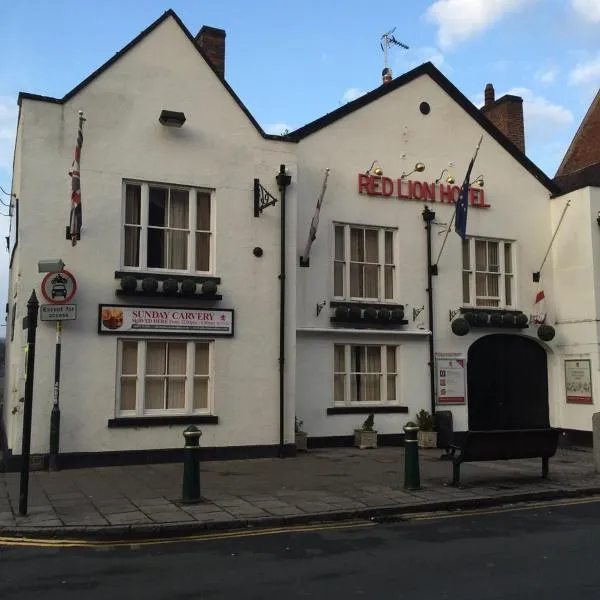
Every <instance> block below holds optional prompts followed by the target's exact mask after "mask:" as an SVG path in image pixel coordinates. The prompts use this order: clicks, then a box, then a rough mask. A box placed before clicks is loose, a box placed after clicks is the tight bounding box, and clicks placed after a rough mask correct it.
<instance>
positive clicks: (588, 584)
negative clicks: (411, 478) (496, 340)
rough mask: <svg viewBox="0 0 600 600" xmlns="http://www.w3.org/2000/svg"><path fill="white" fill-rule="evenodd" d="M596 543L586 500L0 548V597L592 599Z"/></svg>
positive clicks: (599, 581)
mask: <svg viewBox="0 0 600 600" xmlns="http://www.w3.org/2000/svg"><path fill="white" fill-rule="evenodd" d="M459 515H460V513H459ZM228 535H230V534H228ZM599 540H600V499H595V500H594V501H593V502H590V501H589V500H587V501H586V502H585V503H575V504H570V505H558V504H554V505H547V506H541V507H535V508H528V509H525V510H523V509H520V510H516V511H507V510H500V511H494V512H488V513H483V514H482V513H479V514H463V515H462V516H458V515H457V514H456V513H455V514H453V515H450V516H447V517H442V518H439V517H436V518H433V519H422V520H420V519H416V520H412V521H410V522H401V523H394V524H391V523H388V524H376V525H366V526H364V525H360V524H359V525H358V526H356V527H350V528H337V529H325V530H320V531H317V530H313V531H309V532H300V531H294V532H286V533H280V534H267V535H254V534H253V535H252V536H245V537H237V538H233V537H229V538H225V539H223V538H221V539H203V540H198V541H189V542H175V543H163V544H158V545H155V544H150V545H127V546H122V547H118V548H114V547H108V546H101V547H96V548H64V547H58V546H57V547H45V548H34V547H11V546H5V547H1V548H0V598H1V599H7V600H12V599H13V598H14V599H17V598H18V599H19V600H35V599H37V598H40V599H41V598H43V599H44V600H59V599H60V600H65V599H67V600H69V599H71V598H72V599H75V598H77V600H82V599H84V600H96V599H98V600H106V599H107V598H108V599H109V600H117V599H120V598H127V599H128V600H137V598H143V599H144V600H155V599H161V600H162V599H164V600H167V599H168V600H199V599H212V598H218V599H221V598H222V599H227V600H229V599H235V600H240V599H250V598H260V599H263V598H264V599H270V598H273V599H280V598H281V599H285V600H287V599H288V598H314V599H320V598H327V599H329V600H330V599H331V598H354V597H369V598H376V599H377V600H380V599H387V598H390V599H397V598H411V599H416V600H429V599H432V600H443V599H446V598H447V599H452V600H455V599H460V600H469V599H477V600H488V599H496V598H498V599H499V598H502V599H503V600H508V599H527V600H531V599H532V598H539V599H543V600H559V599H560V600H564V599H565V598H576V599H577V600H586V599H588V598H590V599H591V598H594V599H597V598H600V542H599Z"/></svg>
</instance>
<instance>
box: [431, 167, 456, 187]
mask: <svg viewBox="0 0 600 600" xmlns="http://www.w3.org/2000/svg"><path fill="white" fill-rule="evenodd" d="M444 173H447V174H448V176H447V177H446V183H449V184H450V185H452V184H453V183H454V182H455V181H456V180H455V179H454V176H453V175H452V173H450V171H448V169H444V170H443V171H442V172H441V173H440V176H439V177H438V178H437V179H436V180H435V182H436V183H439V182H440V181H441V180H442V177H443V176H444Z"/></svg>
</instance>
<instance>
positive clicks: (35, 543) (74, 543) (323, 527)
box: [0, 521, 375, 548]
mask: <svg viewBox="0 0 600 600" xmlns="http://www.w3.org/2000/svg"><path fill="white" fill-rule="evenodd" d="M374 525H375V523H373V522H369V521H354V522H349V523H319V524H315V525H298V526H296V527H294V526H290V527H274V528H270V529H257V530H254V531H247V530H237V531H235V530H234V531H227V532H215V533H205V534H199V535H189V536H180V537H170V538H153V539H142V540H136V539H130V540H78V539H68V538H67V539H44V538H25V537H22V538H17V537H0V546H13V547H37V548H117V547H123V546H134V547H137V546H150V545H159V544H173V543H176V542H177V543H180V542H200V541H211V540H225V539H237V538H245V537H257V536H265V535H280V534H282V533H308V532H314V531H330V530H334V529H353V528H358V527H372V526H374Z"/></svg>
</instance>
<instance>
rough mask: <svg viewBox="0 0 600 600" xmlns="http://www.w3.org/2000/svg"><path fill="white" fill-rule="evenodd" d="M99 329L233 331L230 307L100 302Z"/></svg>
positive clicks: (226, 333)
mask: <svg viewBox="0 0 600 600" xmlns="http://www.w3.org/2000/svg"><path fill="white" fill-rule="evenodd" d="M98 333H117V334H140V333H150V334H171V335H172V334H184V335H186V334H187V335H220V336H232V335H233V310H231V309H224V310H214V309H212V308H198V307H194V308H166V307H164V306H124V305H114V304H101V305H100V307H99V315H98Z"/></svg>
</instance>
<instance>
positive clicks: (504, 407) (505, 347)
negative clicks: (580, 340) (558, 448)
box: [467, 334, 550, 431]
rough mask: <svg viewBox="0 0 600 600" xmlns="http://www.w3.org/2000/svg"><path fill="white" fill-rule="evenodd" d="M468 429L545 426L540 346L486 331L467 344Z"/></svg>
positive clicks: (545, 374)
mask: <svg viewBox="0 0 600 600" xmlns="http://www.w3.org/2000/svg"><path fill="white" fill-rule="evenodd" d="M467 389H468V398H469V407H468V408H469V429H470V430H472V431H485V430H490V429H535V428H546V427H550V414H549V408H548V365H547V360H546V352H545V350H544V349H543V348H542V347H541V346H540V345H539V344H538V343H537V342H535V341H534V340H531V339H529V338H526V337H521V336H518V335H506V334H497V335H488V336H485V337H482V338H480V339H478V340H477V341H476V342H474V343H473V344H472V345H471V347H470V348H469V354H468V363H467Z"/></svg>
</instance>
